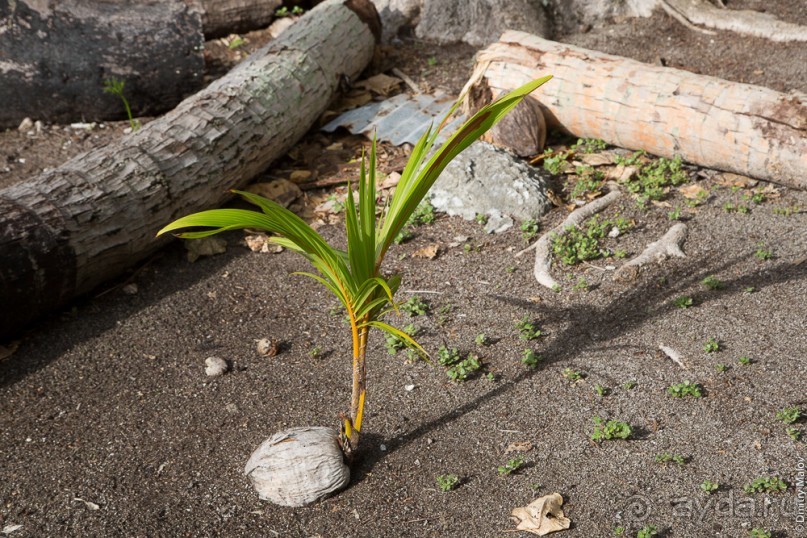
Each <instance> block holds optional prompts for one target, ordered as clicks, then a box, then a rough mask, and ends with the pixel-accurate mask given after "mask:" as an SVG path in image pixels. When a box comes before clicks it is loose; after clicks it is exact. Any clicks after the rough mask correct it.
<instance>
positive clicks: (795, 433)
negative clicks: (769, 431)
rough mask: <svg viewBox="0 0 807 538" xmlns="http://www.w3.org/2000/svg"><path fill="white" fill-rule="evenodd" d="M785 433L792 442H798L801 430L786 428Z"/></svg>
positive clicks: (791, 427)
mask: <svg viewBox="0 0 807 538" xmlns="http://www.w3.org/2000/svg"><path fill="white" fill-rule="evenodd" d="M785 433H786V434H787V436H788V437H790V438H791V439H792V440H793V441H798V440H799V439H801V430H800V429H798V428H795V427H793V426H788V427H787V428H785Z"/></svg>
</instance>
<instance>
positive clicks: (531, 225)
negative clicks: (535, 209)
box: [521, 219, 540, 241]
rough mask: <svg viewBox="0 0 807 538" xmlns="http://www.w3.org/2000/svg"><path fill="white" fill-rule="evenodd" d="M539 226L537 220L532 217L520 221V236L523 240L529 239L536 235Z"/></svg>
mask: <svg viewBox="0 0 807 538" xmlns="http://www.w3.org/2000/svg"><path fill="white" fill-rule="evenodd" d="M539 229H540V227H539V226H538V222H537V221H535V220H533V219H526V220H524V221H522V222H521V238H522V239H524V241H529V240H530V239H532V238H533V237H535V236H536V235H538V230H539Z"/></svg>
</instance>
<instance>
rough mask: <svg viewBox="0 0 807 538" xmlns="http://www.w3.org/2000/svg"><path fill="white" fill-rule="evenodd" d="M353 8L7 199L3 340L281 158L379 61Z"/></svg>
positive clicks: (1, 267)
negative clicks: (342, 89)
mask: <svg viewBox="0 0 807 538" xmlns="http://www.w3.org/2000/svg"><path fill="white" fill-rule="evenodd" d="M357 4H358V5H359V8H361V7H364V8H366V7H367V5H366V4H369V2H368V0H328V1H327V2H324V3H322V4H320V5H319V6H317V7H316V8H315V9H313V10H312V11H311V12H309V13H308V14H306V15H304V16H303V17H301V18H300V20H299V21H298V22H297V24H295V25H294V26H293V27H292V28H290V29H289V30H288V31H287V32H286V33H284V34H283V36H282V37H281V38H280V39H278V40H277V41H274V42H270V43H269V44H268V45H266V46H265V47H264V48H262V49H261V50H259V51H257V52H256V53H255V54H253V55H252V56H251V57H250V58H249V59H248V60H247V61H245V62H243V63H241V64H239V65H238V66H237V67H235V68H234V69H233V70H232V71H231V72H230V73H228V74H227V75H226V76H224V77H223V78H221V79H219V80H217V81H215V82H213V83H212V84H210V85H209V86H208V87H207V88H205V89H204V90H203V91H201V92H199V93H198V94H196V95H194V96H192V97H190V98H188V99H186V100H185V101H183V102H182V103H180V104H179V106H177V108H176V109H174V110H172V111H171V112H169V113H168V114H166V115H165V116H163V117H161V118H159V119H157V120H155V121H153V122H151V123H148V124H146V125H144V126H143V128H141V129H140V130H138V131H136V132H134V133H132V134H131V135H128V136H125V137H123V138H122V139H121V140H118V141H115V142H113V143H111V144H109V145H108V146H106V147H103V148H98V149H96V150H93V151H90V152H88V153H86V154H83V155H81V156H78V157H76V158H74V159H72V160H71V161H69V162H67V163H66V164H64V165H63V166H61V167H59V168H57V169H55V170H52V171H49V172H45V173H43V174H41V175H39V176H37V177H34V178H32V179H31V180H30V181H28V182H25V183H20V184H16V185H12V186H10V187H7V188H5V189H3V190H0V260H2V263H0V304H2V305H7V307H6V308H2V309H0V338H3V337H6V336H9V335H11V334H13V333H14V332H16V331H18V330H19V329H20V328H22V327H23V326H24V325H25V324H26V323H28V322H29V321H31V320H32V319H34V318H35V317H37V316H39V315H41V314H43V313H45V312H47V311H49V310H52V309H54V308H57V307H59V306H61V305H63V304H65V303H66V302H67V301H68V300H70V299H71V298H73V297H75V296H77V295H79V294H82V293H86V292H88V291H90V290H91V289H93V288H94V287H96V286H97V285H99V284H100V283H102V282H104V281H105V280H107V279H110V278H113V277H115V276H117V275H119V274H121V273H122V272H123V271H124V270H126V269H127V268H129V267H131V266H132V265H134V264H136V263H137V262H138V261H139V260H142V259H143V258H145V257H146V256H148V255H149V254H150V253H152V252H154V251H155V250H156V249H157V248H159V247H160V246H161V245H165V243H166V241H165V240H157V239H155V237H154V234H155V233H156V231H157V230H159V229H160V227H161V226H163V225H165V224H166V223H168V222H171V221H172V220H174V219H176V218H178V217H180V216H183V215H186V214H188V213H193V212H195V211H200V210H204V209H210V208H213V207H216V206H219V205H221V204H222V203H223V202H224V201H225V200H227V199H228V198H229V197H230V194H229V192H228V189H230V188H237V187H243V186H244V185H245V184H246V183H247V182H248V181H249V180H250V179H251V178H253V177H254V176H255V175H257V174H258V173H260V172H261V171H263V170H265V169H266V167H267V166H268V165H269V164H270V163H271V162H272V161H273V160H274V159H276V158H278V157H280V156H282V155H284V154H285V153H286V152H287V151H288V150H289V149H290V148H291V147H292V146H293V145H294V144H295V143H296V142H297V141H298V140H299V139H300V138H301V137H302V136H303V135H304V134H305V132H306V131H307V130H308V129H309V127H310V126H311V125H313V124H314V122H315V121H316V120H317V118H318V117H319V116H320V114H322V112H324V110H325V109H326V108H327V106H328V104H329V103H330V102H331V100H332V98H333V97H334V96H335V95H336V93H337V91H338V88H339V84H340V81H341V80H342V79H343V78H344V77H348V78H351V79H353V78H355V77H357V76H358V75H359V74H360V73H361V72H362V71H363V70H364V68H365V67H366V66H367V65H368V64H369V62H370V60H371V59H372V57H373V52H374V48H375V42H376V41H375V37H374V35H373V32H372V31H371V29H370V26H371V24H373V23H374V21H370V24H368V22H367V20H366V19H363V18H361V17H360V16H359V15H358V14H357V12H356V10H355V9H354V8H355V7H356V6H357ZM361 4H364V5H363V6H362V5H361ZM370 6H371V7H372V5H370ZM359 11H361V10H359ZM362 13H367V12H366V11H364V12H362ZM369 13H372V12H369ZM363 16H366V15H363ZM11 305H13V307H12V306H11Z"/></svg>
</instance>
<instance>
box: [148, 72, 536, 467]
mask: <svg viewBox="0 0 807 538" xmlns="http://www.w3.org/2000/svg"><path fill="white" fill-rule="evenodd" d="M550 78H551V77H544V78H542V79H538V80H534V81H532V82H530V83H528V84H525V85H524V86H522V87H520V88H518V89H516V90H514V91H512V92H510V93H508V94H507V95H505V96H503V97H502V98H500V99H498V100H497V101H495V102H493V103H491V104H489V105H487V106H486V107H484V108H482V109H481V110H479V112H477V113H476V114H474V116H473V117H472V118H470V119H469V120H468V121H466V122H465V123H464V124H463V125H462V127H460V128H459V129H458V130H457V132H456V133H454V134H453V135H452V136H451V137H450V138H449V139H448V141H447V142H446V143H445V144H443V146H442V147H441V148H440V149H439V150H437V151H436V152H435V153H434V155H433V156H432V157H431V158H430V159H429V160H428V162H425V161H426V159H427V157H428V155H429V153H430V152H431V149H432V146H433V145H434V143H435V140H436V139H437V136H438V134H439V132H440V129H441V128H442V127H443V126H444V125H445V124H446V121H445V120H444V121H443V122H442V123H441V124H440V126H439V127H438V128H437V129H434V130H432V129H431V128H430V129H429V130H428V131H427V132H426V133H425V134H424V135H423V136H422V137H421V138H420V140H419V141H418V143H417V144H416V145H415V147H414V149H413V150H412V154H411V156H410V158H409V162H408V163H407V165H406V167H405V168H404V171H403V173H402V174H401V179H400V181H399V182H398V186H397V187H396V190H395V193H394V194H393V196H392V199H391V201H390V203H389V207H388V208H387V211H386V213H385V214H384V215H382V217H381V219H380V220H379V221H377V219H376V211H377V207H376V141H375V140H373V143H372V145H371V146H370V155H369V163H367V162H366V161H367V159H365V158H364V156H362V165H361V170H360V174H359V193H358V196H359V199H358V203H356V200H355V196H354V193H353V190H352V189H351V188H350V186H348V196H347V204H346V212H345V227H346V231H347V244H348V247H347V252H344V251H341V250H338V249H335V248H333V247H332V246H330V245H329V244H328V243H327V242H326V241H325V240H324V239H323V238H322V236H320V235H319V234H318V233H317V232H316V231H314V230H313V229H312V228H311V227H310V226H309V225H308V224H306V222H305V221H303V220H302V219H301V218H300V217H298V216H297V215H295V214H294V213H292V212H291V211H289V210H288V209H286V208H284V207H283V206H281V205H279V204H277V203H275V202H273V201H271V200H267V199H265V198H262V197H260V196H257V195H255V194H250V193H247V192H241V191H233V192H235V193H237V194H239V195H241V196H242V197H243V198H245V199H246V200H247V201H249V202H251V203H253V204H255V205H257V206H258V207H259V208H260V209H261V211H262V213H258V212H256V211H246V210H241V209H215V210H211V211H202V212H201V213H196V214H193V215H188V216H187V217H182V218H180V219H178V220H176V221H174V222H172V223H171V224H169V225H168V226H166V227H164V228H163V229H162V230H160V231H159V232H158V233H157V235H161V234H164V233H166V232H173V231H175V230H182V229H186V228H197V227H203V228H209V229H208V230H204V231H195V232H183V233H180V234H179V237H183V238H199V237H206V236H209V235H212V234H216V233H219V232H223V231H227V230H236V229H241V228H257V229H261V230H265V231H268V232H271V233H274V234H277V236H275V237H272V238H271V239H270V241H272V242H274V243H276V244H279V245H282V246H283V247H286V248H288V249H289V250H292V251H294V252H297V253H299V254H301V255H302V256H304V257H305V258H306V259H307V260H308V261H309V262H310V263H311V265H312V266H313V267H314V269H316V271H317V273H318V274H313V273H299V274H303V275H306V276H309V277H311V278H313V279H315V280H317V281H318V282H320V283H321V284H322V285H324V286H325V287H326V288H328V290H330V291H331V292H332V293H333V294H334V295H335V296H336V297H337V298H338V299H339V301H340V302H341V303H342V306H344V308H345V310H346V311H347V315H348V318H349V320H350V329H351V335H352V340H353V394H352V398H351V406H350V416H349V417H348V416H343V417H342V419H343V424H342V432H341V437H342V441H343V448H344V449H345V451H346V452H350V451H351V450H353V449H355V448H356V447H357V446H358V442H359V432H360V431H361V427H362V416H363V410H364V399H365V381H366V375H365V355H366V350H367V337H368V334H369V331H370V328H372V327H375V328H377V329H380V330H382V331H384V332H387V333H390V334H393V335H395V336H397V337H398V338H401V339H402V340H404V341H405V342H407V343H408V344H409V345H411V346H413V347H415V348H416V349H417V350H418V351H420V352H421V353H423V354H424V355H425V352H424V351H423V348H421V347H420V345H418V344H417V342H415V341H414V340H413V339H412V337H411V336H409V335H408V334H406V333H404V332H403V331H400V330H398V329H396V328H394V327H392V326H391V325H388V324H386V323H384V322H382V321H381V320H380V318H381V316H382V315H383V314H384V313H385V311H386V309H387V308H388V307H389V306H390V305H391V306H392V308H393V309H395V308H396V304H395V301H394V295H395V292H396V291H397V289H398V286H399V285H400V282H401V279H400V277H399V276H397V275H393V276H390V277H384V276H383V275H382V274H381V264H382V262H383V260H384V255H385V254H386V252H387V250H388V249H389V247H390V245H391V243H392V241H393V239H394V238H395V236H396V235H397V234H398V232H400V230H401V228H403V226H404V225H405V224H406V221H407V220H408V219H409V217H410V216H411V215H412V213H413V212H414V211H415V209H416V208H417V206H418V205H419V204H420V202H421V201H422V200H423V198H424V197H425V196H426V193H427V192H428V191H429V189H430V188H431V187H432V185H433V184H434V182H435V181H436V180H437V178H438V176H439V175H440V173H441V172H442V171H443V169H444V168H445V167H446V165H447V164H448V163H449V162H450V161H451V160H452V159H453V158H454V157H456V156H457V155H458V154H459V153H460V152H461V151H462V150H464V149H465V148H467V147H468V146H469V145H470V144H471V143H472V142H474V141H475V140H476V139H478V138H479V137H480V136H482V135H483V134H484V133H485V132H486V131H487V130H488V129H490V128H491V127H493V126H494V125H495V124H496V123H497V122H498V121H499V120H500V119H502V118H503V117H504V116H505V114H507V113H508V112H509V111H510V110H512V109H513V108H514V107H515V106H516V105H517V104H518V103H520V102H521V100H522V99H523V98H524V97H526V96H527V95H528V94H529V93H530V92H532V91H533V90H535V89H536V88H537V87H538V86H540V85H541V84H543V83H544V82H546V81H547V80H549V79H550ZM458 105H459V101H458V102H457V104H456V105H455V106H454V108H452V111H451V112H449V115H451V114H452V113H453V111H454V110H456V107H457V106H458ZM447 118H448V116H446V119H447ZM424 162H425V164H424ZM365 164H366V166H365Z"/></svg>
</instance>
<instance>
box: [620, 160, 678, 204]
mask: <svg viewBox="0 0 807 538" xmlns="http://www.w3.org/2000/svg"><path fill="white" fill-rule="evenodd" d="M688 180H689V176H688V175H687V173H686V171H685V170H684V169H683V163H682V162H681V157H680V156H676V157H675V158H674V159H666V158H664V157H661V158H659V159H657V160H655V161H651V162H649V163H647V164H645V165H643V166H642V167H641V168H640V169H639V171H638V172H637V173H636V175H635V176H634V178H633V179H631V180H629V181H628V183H627V184H626V187H627V189H628V191H629V192H632V193H634V194H636V196H637V200H639V201H641V202H642V203H647V201H649V200H662V199H663V198H664V197H665V196H666V195H667V192H668V191H669V188H670V187H671V186H676V185H681V184H683V183H686V182H687V181H688Z"/></svg>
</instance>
